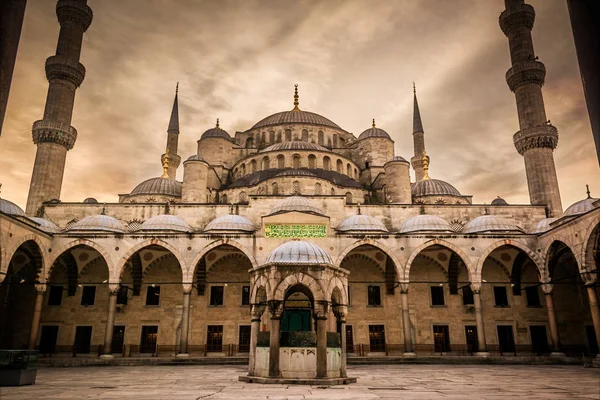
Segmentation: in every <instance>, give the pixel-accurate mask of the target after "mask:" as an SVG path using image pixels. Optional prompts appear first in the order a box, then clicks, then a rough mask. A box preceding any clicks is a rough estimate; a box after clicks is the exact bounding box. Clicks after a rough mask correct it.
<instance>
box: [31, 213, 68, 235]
mask: <svg viewBox="0 0 600 400" xmlns="http://www.w3.org/2000/svg"><path fill="white" fill-rule="evenodd" d="M29 219H30V220H32V221H33V222H35V223H37V224H39V226H38V228H39V229H41V230H43V231H44V232H50V233H57V232H60V231H61V229H60V228H59V227H58V225H56V224H55V223H54V222H52V221H48V220H47V219H44V218H38V217H29Z"/></svg>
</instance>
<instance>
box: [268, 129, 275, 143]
mask: <svg viewBox="0 0 600 400" xmlns="http://www.w3.org/2000/svg"><path fill="white" fill-rule="evenodd" d="M273 143H275V131H270V132H269V144H273Z"/></svg>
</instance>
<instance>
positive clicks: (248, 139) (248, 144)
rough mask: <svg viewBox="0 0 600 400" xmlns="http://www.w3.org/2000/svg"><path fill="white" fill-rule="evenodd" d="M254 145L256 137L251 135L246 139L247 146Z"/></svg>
mask: <svg viewBox="0 0 600 400" xmlns="http://www.w3.org/2000/svg"><path fill="white" fill-rule="evenodd" d="M251 147H254V139H253V138H251V137H249V138H247V139H246V148H251Z"/></svg>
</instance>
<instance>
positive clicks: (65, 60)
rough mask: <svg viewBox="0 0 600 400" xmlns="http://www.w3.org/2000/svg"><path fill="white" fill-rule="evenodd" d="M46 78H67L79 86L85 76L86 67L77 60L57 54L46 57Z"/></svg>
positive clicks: (49, 79)
mask: <svg viewBox="0 0 600 400" xmlns="http://www.w3.org/2000/svg"><path fill="white" fill-rule="evenodd" d="M46 78H48V81H49V82H52V81H53V80H55V79H59V80H66V81H68V82H71V83H72V84H74V85H75V86H76V87H79V85H81V83H82V82H83V79H84V78H85V67H84V66H83V64H81V63H80V62H79V61H77V60H73V59H71V58H69V57H66V56H64V55H58V54H57V55H55V56H50V57H48V58H47V59H46Z"/></svg>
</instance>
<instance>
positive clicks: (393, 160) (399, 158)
mask: <svg viewBox="0 0 600 400" xmlns="http://www.w3.org/2000/svg"><path fill="white" fill-rule="evenodd" d="M395 161H400V162H406V163H407V162H408V161H406V158H404V157H401V156H394V157H392V159H391V160H389V161H388V162H395Z"/></svg>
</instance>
